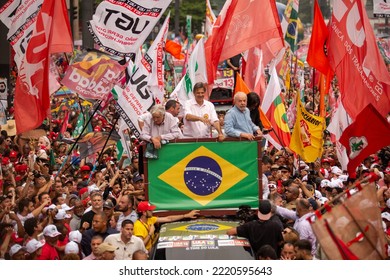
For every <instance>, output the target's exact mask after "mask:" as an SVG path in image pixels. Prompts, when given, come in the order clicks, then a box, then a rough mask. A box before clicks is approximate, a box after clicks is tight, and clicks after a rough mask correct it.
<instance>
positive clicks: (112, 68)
mask: <svg viewBox="0 0 390 280" xmlns="http://www.w3.org/2000/svg"><path fill="white" fill-rule="evenodd" d="M124 69H125V66H122V65H120V64H119V63H118V62H117V61H115V60H113V59H111V58H110V57H109V56H107V55H105V54H101V53H97V52H88V53H82V54H81V55H79V56H78V57H77V58H76V62H75V63H73V64H72V65H71V66H69V68H68V70H67V71H66V73H65V76H64V78H63V79H62V83H63V84H64V85H65V86H67V87H68V88H69V89H71V90H73V91H75V92H77V93H79V94H80V95H81V96H82V97H83V98H90V99H98V100H103V99H105V98H106V96H107V94H108V93H109V92H110V91H111V89H112V88H113V85H114V83H115V82H116V81H117V80H118V78H119V77H120V75H121V74H122V71H123V70H124Z"/></svg>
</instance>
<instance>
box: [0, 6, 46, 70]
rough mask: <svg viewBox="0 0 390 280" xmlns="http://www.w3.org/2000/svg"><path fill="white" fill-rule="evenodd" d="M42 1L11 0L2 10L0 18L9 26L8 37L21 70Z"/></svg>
mask: <svg viewBox="0 0 390 280" xmlns="http://www.w3.org/2000/svg"><path fill="white" fill-rule="evenodd" d="M22 2H23V3H22ZM42 3H43V0H25V1H20V0H10V1H8V2H7V3H6V4H5V5H4V6H3V7H2V8H1V10H0V20H1V21H2V22H3V23H4V24H5V25H6V26H7V27H8V28H9V31H8V34H7V39H8V41H9V42H10V44H11V46H12V48H13V49H14V51H15V58H14V59H15V62H16V65H17V67H18V69H19V71H20V65H21V63H22V60H23V58H24V56H25V53H26V49H27V44H28V42H29V41H30V38H31V36H32V34H33V31H34V28H35V23H36V20H37V15H38V13H39V11H40V9H41V6H42Z"/></svg>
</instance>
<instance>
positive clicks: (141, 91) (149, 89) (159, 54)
mask: <svg viewBox="0 0 390 280" xmlns="http://www.w3.org/2000/svg"><path fill="white" fill-rule="evenodd" d="M168 27H169V14H168V16H167V18H166V19H165V21H164V24H163V25H162V27H161V29H160V32H159V34H158V35H157V38H156V39H155V40H154V42H153V44H152V45H151V46H150V48H149V50H148V52H147V53H146V54H145V55H144V56H143V57H142V56H140V55H138V54H137V57H136V61H135V66H134V67H133V68H132V69H131V70H130V73H129V74H130V80H129V82H128V83H127V85H126V87H125V89H121V88H119V87H115V88H114V90H115V92H116V93H117V94H118V106H117V110H118V112H119V113H120V114H121V116H122V118H123V119H124V121H125V122H126V123H127V125H128V126H129V127H130V128H131V129H132V130H133V132H134V134H135V136H137V137H138V136H139V135H140V132H141V130H140V128H139V126H138V117H139V116H140V115H142V114H143V113H145V112H146V111H148V110H149V109H150V108H151V107H152V106H153V105H154V104H155V103H162V101H163V97H164V80H163V79H164V72H163V67H164V52H163V46H164V42H165V40H166V37H167V33H168ZM128 70H129V69H128Z"/></svg>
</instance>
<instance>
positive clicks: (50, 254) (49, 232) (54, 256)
mask: <svg viewBox="0 0 390 280" xmlns="http://www.w3.org/2000/svg"><path fill="white" fill-rule="evenodd" d="M60 235H61V233H60V232H59V231H58V230H57V227H56V226H55V225H47V226H46V227H45V228H44V229H43V236H44V237H45V241H46V243H45V245H43V247H42V253H41V255H40V256H39V257H38V260H59V259H60V258H59V255H58V252H57V250H56V248H55V246H56V244H57V241H58V238H59V236H60Z"/></svg>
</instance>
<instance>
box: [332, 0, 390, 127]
mask: <svg viewBox="0 0 390 280" xmlns="http://www.w3.org/2000/svg"><path fill="white" fill-rule="evenodd" d="M328 42H329V45H328V55H329V56H328V57H329V59H330V65H331V67H332V70H334V71H335V72H336V75H337V79H338V81H339V87H340V92H341V100H342V102H343V105H344V108H345V110H346V111H347V113H348V114H349V115H350V116H351V118H352V119H355V118H356V116H357V115H358V114H359V113H360V112H361V111H362V110H363V109H364V108H365V107H366V106H367V105H368V104H369V103H371V104H373V105H374V107H375V108H376V109H377V110H378V112H379V113H380V114H381V115H382V116H383V117H386V116H387V114H388V113H389V108H390V74H389V72H388V70H387V68H386V65H385V63H384V60H383V58H382V56H381V54H380V52H379V50H378V46H377V44H376V38H375V34H374V31H373V30H372V27H371V24H370V20H369V18H368V16H367V13H366V10H365V7H364V4H363V1H361V0H351V1H342V0H338V1H334V4H333V14H332V18H331V21H330V34H329V40H328Z"/></svg>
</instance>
